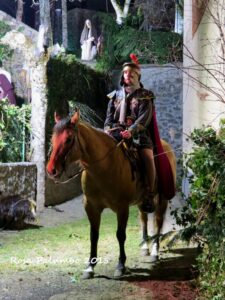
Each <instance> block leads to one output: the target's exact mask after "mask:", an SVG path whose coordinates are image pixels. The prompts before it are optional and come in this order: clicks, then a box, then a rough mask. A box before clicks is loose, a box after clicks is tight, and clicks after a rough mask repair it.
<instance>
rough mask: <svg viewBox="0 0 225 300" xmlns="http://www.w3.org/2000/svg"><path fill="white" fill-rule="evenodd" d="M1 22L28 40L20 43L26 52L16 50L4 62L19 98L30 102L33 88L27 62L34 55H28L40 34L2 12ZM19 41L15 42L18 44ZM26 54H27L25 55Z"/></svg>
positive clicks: (22, 40)
mask: <svg viewBox="0 0 225 300" xmlns="http://www.w3.org/2000/svg"><path fill="white" fill-rule="evenodd" d="M0 21H3V22H5V23H6V24H8V25H9V26H10V28H11V30H17V31H19V32H21V33H23V34H24V36H25V37H26V39H24V38H21V40H20V41H19V42H20V44H21V47H23V48H24V51H21V47H20V49H19V48H17V49H14V50H13V53H12V57H11V58H10V59H9V60H8V61H4V62H3V67H4V69H6V70H7V71H8V72H9V73H10V74H11V76H12V83H13V86H14V91H15V94H16V96H17V97H20V98H21V99H23V100H25V102H30V100H31V99H30V97H31V86H30V69H29V68H28V67H27V60H28V57H29V56H33V55H34V53H33V52H32V53H28V52H29V51H31V50H29V49H31V45H30V44H31V43H33V44H36V42H37V35H38V32H37V31H36V30H34V29H32V28H30V27H29V26H27V25H26V24H24V23H22V22H18V21H16V19H14V18H12V17H11V16H9V15H7V14H6V13H4V12H2V11H0ZM17 42H18V41H15V43H17ZM25 53H26V54H25Z"/></svg>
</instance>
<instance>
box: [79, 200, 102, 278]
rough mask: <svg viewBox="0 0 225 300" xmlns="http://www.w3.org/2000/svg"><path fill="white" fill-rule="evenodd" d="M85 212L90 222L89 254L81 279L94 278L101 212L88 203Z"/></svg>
mask: <svg viewBox="0 0 225 300" xmlns="http://www.w3.org/2000/svg"><path fill="white" fill-rule="evenodd" d="M85 210H86V213H87V215H88V219H89V222H90V240H91V253H90V258H89V262H88V266H87V268H86V269H85V270H84V273H83V276H82V278H83V279H90V278H92V277H93V276H94V267H95V265H96V264H97V246H98V238H99V227H100V221H101V213H102V210H101V209H98V208H96V207H94V206H92V205H90V204H89V203H88V204H87V205H86V206H85Z"/></svg>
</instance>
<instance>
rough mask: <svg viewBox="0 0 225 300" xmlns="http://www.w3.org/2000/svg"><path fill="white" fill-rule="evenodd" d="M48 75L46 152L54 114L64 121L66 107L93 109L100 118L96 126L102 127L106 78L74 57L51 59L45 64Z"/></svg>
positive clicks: (65, 56) (105, 105) (67, 108)
mask: <svg viewBox="0 0 225 300" xmlns="http://www.w3.org/2000/svg"><path fill="white" fill-rule="evenodd" d="M47 73H48V75H47V77H48V83H47V84H48V111H47V126H46V135H47V143H46V150H47V152H48V141H49V139H50V137H51V135H52V128H53V126H54V117H53V115H54V112H55V111H57V112H58V114H59V115H61V116H64V117H65V116H67V115H68V113H69V106H71V107H74V106H76V104H79V105H80V104H81V106H82V104H85V105H86V106H87V109H88V108H89V109H92V110H93V111H94V112H95V113H96V114H97V115H98V116H99V117H100V119H99V118H97V120H98V121H100V122H99V124H98V125H99V126H102V125H103V119H104V115H105V111H106V108H107V103H108V101H107V99H106V95H107V80H106V77H105V74H103V73H102V72H98V71H95V70H93V69H91V68H89V67H87V66H86V65H84V64H82V63H80V62H79V61H78V59H77V58H76V56H75V55H72V54H69V55H61V56H58V57H54V58H51V59H50V60H49V62H48V66H47ZM69 102H70V103H69ZM82 108H83V106H82ZM87 109H86V110H87Z"/></svg>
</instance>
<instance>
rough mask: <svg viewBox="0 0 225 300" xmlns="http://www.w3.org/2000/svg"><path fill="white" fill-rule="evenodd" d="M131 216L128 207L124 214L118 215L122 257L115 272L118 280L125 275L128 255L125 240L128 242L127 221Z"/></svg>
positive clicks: (117, 234) (118, 232)
mask: <svg viewBox="0 0 225 300" xmlns="http://www.w3.org/2000/svg"><path fill="white" fill-rule="evenodd" d="M128 216H129V208H128V207H127V208H126V209H124V210H123V211H122V212H121V211H120V212H118V213H117V232H116V237H117V239H118V242H119V248H120V255H119V261H118V265H117V267H116V270H115V272H114V277H116V278H118V277H121V276H122V275H123V274H124V273H125V270H126V268H125V262H126V253H125V248H124V244H125V240H126V227H127V220H128Z"/></svg>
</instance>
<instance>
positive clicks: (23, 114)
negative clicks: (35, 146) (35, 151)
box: [0, 99, 31, 162]
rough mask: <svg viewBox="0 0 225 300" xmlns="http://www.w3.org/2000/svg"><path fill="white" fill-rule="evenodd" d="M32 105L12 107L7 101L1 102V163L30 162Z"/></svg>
mask: <svg viewBox="0 0 225 300" xmlns="http://www.w3.org/2000/svg"><path fill="white" fill-rule="evenodd" d="M30 115H31V108H30V105H23V106H22V107H18V106H14V105H10V104H9V103H8V100H7V99H2V100H1V101H0V120H1V121H0V162H18V161H25V160H28V156H29V144H30V142H29V132H30Z"/></svg>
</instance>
